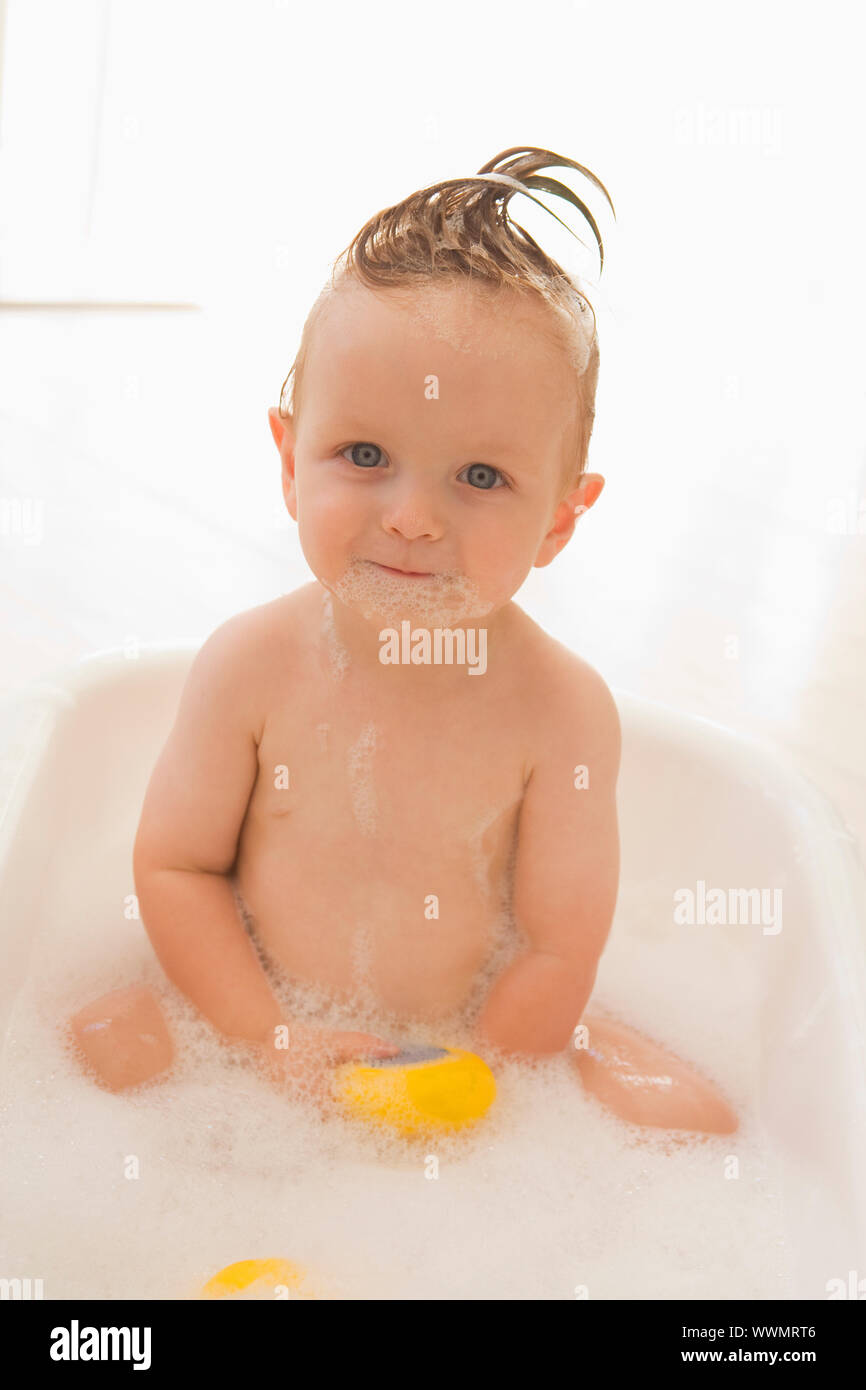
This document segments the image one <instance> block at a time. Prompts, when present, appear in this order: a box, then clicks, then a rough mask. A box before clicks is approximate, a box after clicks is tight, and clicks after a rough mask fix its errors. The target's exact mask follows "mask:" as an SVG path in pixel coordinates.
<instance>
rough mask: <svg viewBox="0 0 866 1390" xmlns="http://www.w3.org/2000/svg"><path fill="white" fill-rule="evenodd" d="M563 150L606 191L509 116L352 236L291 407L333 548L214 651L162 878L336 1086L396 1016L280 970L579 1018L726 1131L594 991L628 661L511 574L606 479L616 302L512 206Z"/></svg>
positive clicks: (189, 739)
mask: <svg viewBox="0 0 866 1390" xmlns="http://www.w3.org/2000/svg"><path fill="white" fill-rule="evenodd" d="M549 165H553V166H570V167H572V168H576V169H578V170H580V171H581V172H582V173H584V174H586V175H587V177H589V178H590V179H591V180H592V181H593V183H595V185H596V186H597V187H599V188H601V189H602V191H603V192H604V193H605V196H606V197H607V193H606V190H604V189H603V185H601V184H600V183H599V181H598V180H597V179H596V178H595V176H594V175H592V174H590V173H589V171H588V170H585V169H583V168H582V166H580V165H577V164H575V163H574V162H573V161H571V160H568V159H564V158H562V157H560V156H557V155H555V154H553V153H551V152H550V151H548V150H537V149H529V150H517V151H515V150H508V151H505V152H504V153H503V154H502V155H500V156H498V157H497V159H496V160H493V161H491V162H490V164H488V165H485V166H484V168H483V169H482V171H480V176H476V177H475V178H469V179H465V180H459V179H452V180H447V181H446V182H445V183H444V184H438V185H435V186H434V187H433V188H428V189H424V190H422V191H421V192H418V193H416V194H414V195H412V196H411V197H410V198H408V199H406V200H405V201H404V202H403V203H401V204H398V205H397V206H395V207H392V208H388V209H386V210H384V211H382V212H380V213H379V214H377V215H376V216H375V217H374V218H372V219H371V220H370V222H368V223H367V225H366V226H365V227H364V228H363V229H362V230H361V231H360V232H359V233H358V235H357V236H356V237H355V239H354V241H353V242H352V243H351V245H350V246H349V247H348V248H347V250H346V251H345V252H343V254H342V257H341V258H340V263H339V273H338V274H336V275H332V277H331V281H330V283H329V285H328V286H326V288H325V290H323V292H322V294H321V295H320V297H319V299H318V300H317V302H316V304H315V305H314V307H313V310H312V312H311V314H310V316H309V318H308V320H307V323H306V325H305V327H304V332H303V336H302V340H301V345H300V350H299V353H298V355H297V358H296V360H295V363H294V365H293V368H292V371H291V372H290V374H289V376H290V377H292V376H293V378H294V380H293V385H292V389H291V401H290V408H288V409H287V408H285V403H284V399H283V395H282V394H281V399H280V408H279V409H276V408H275V409H271V410H270V412H269V419H270V428H271V431H272V434H273V437H274V441H275V443H276V446H277V449H278V450H279V454H280V461H281V469H282V488H283V496H284V498H285V504H286V507H287V509H288V511H289V514H290V515H291V517H292V518H293V520H294V521H296V522H297V525H298V534H299V539H300V544H301V548H302V550H303V553H304V556H305V558H306V560H307V563H308V564H309V567H310V570H311V571H312V573H313V575H314V576H315V579H314V581H313V582H311V583H309V584H306V585H304V586H303V587H302V588H300V589H298V590H297V591H296V592H294V593H291V594H287V595H284V596H282V597H280V598H277V599H275V600H274V601H273V602H270V603H266V604H263V605H262V606H261V607H258V608H254V609H252V610H250V611H248V612H244V613H240V614H237V615H236V616H234V617H232V618H230V619H229V620H228V621H227V622H225V623H223V624H222V626H220V627H219V628H218V629H217V630H216V631H215V632H214V633H213V634H212V635H211V636H210V638H209V639H208V640H207V641H206V642H205V644H204V646H203V647H202V648H201V650H200V652H199V653H198V655H197V657H196V659H195V661H194V663H193V665H192V669H191V671H190V674H189V677H188V679H187V683H186V686H185V689H184V691H183V696H182V699H181V703H180V707H179V710H178V714H177V719H176V722H175V725H174V728H173V729H172V731H171V734H170V737H169V739H168V741H167V743H166V745H165V748H164V749H163V752H162V754H161V756H160V759H159V761H158V763H157V765H156V768H155V770H154V772H153V775H152V777H151V780H150V784H149V786H148V789H147V794H146V798H145V801H144V806H143V811H142V815H141V821H140V824H139V828H138V834H137V837H136V841H135V849H134V874H135V885H136V891H137V893H138V897H139V903H140V908H141V913H142V918H143V921H144V924H145V927H146V929H147V932H148V934H149V937H150V940H151V942H152V944H153V946H154V949H155V951H156V953H157V955H158V957H159V960H160V961H161V963H162V965H163V967H164V969H165V971H166V972H167V974H168V976H169V977H170V978H171V980H172V981H173V982H174V983H175V984H176V985H177V986H178V987H179V988H180V989H181V990H182V991H183V993H184V994H185V995H186V996H187V997H188V998H189V999H190V1000H191V1001H192V1002H193V1003H194V1004H195V1005H196V1006H197V1007H198V1009H199V1010H201V1012H202V1013H203V1014H204V1015H205V1016H206V1017H207V1018H208V1019H209V1020H210V1021H211V1022H212V1023H213V1025H214V1026H215V1027H216V1028H217V1029H218V1030H219V1031H220V1032H221V1033H222V1034H224V1035H225V1036H226V1038H229V1039H235V1040H238V1041H241V1040H244V1041H246V1042H247V1043H248V1044H249V1045H250V1046H251V1047H252V1048H253V1049H254V1052H255V1055H256V1056H257V1057H259V1058H260V1059H261V1061H262V1062H263V1063H264V1064H265V1065H266V1067H267V1069H268V1073H269V1075H271V1076H272V1077H273V1078H274V1079H275V1081H276V1082H277V1083H278V1084H280V1085H286V1086H287V1087H288V1088H290V1089H291V1088H294V1089H295V1090H296V1091H297V1092H299V1093H305V1092H306V1093H308V1094H312V1095H314V1096H315V1097H318V1099H319V1101H320V1102H321V1103H327V1102H326V1097H327V1095H328V1084H327V1081H328V1076H329V1072H330V1069H331V1068H333V1066H334V1065H335V1064H336V1063H338V1062H342V1061H346V1060H349V1059H351V1058H361V1057H369V1056H370V1055H373V1054H375V1055H379V1056H385V1055H392V1054H393V1053H395V1052H396V1051H398V1050H399V1048H398V1044H397V1043H396V1042H395V1041H394V1038H393V1037H387V1038H385V1037H382V1036H380V1035H379V1034H378V1033H375V1032H356V1031H346V1030H343V1029H337V1028H333V1027H325V1026H324V1025H322V1024H320V1023H317V1022H316V1021H315V1020H313V1021H311V1020H310V1019H309V1018H307V1019H305V1020H302V1019H301V1018H299V1017H297V1016H295V1017H293V1016H291V1013H290V1011H288V1010H287V1008H286V1005H285V1001H284V998H281V997H280V995H279V993H278V991H277V990H276V989H275V987H274V985H273V977H274V975H275V974H282V975H283V976H284V977H286V978H288V979H291V980H297V981H299V982H302V983H304V984H309V985H315V986H319V987H321V988H322V989H323V990H324V991H325V992H326V995H327V996H328V997H330V998H332V999H334V1000H338V1001H343V1002H344V1003H346V1004H351V1002H352V1001H353V1000H357V1001H363V1000H366V1001H368V1002H369V1001H372V1002H373V1003H374V1004H375V1005H376V1006H377V1007H378V1008H379V1011H380V1012H379V1016H380V1017H384V1016H386V1015H387V1016H388V1017H390V1018H391V1019H393V1021H394V1030H393V1031H394V1033H395V1034H400V1035H401V1036H400V1042H401V1043H402V1042H405V1041H408V1040H411V1039H412V1038H413V1037H415V1038H417V1036H418V1029H419V1028H420V1029H421V1030H422V1031H424V1030H426V1031H425V1034H424V1035H425V1037H428V1038H429V1037H437V1036H438V1040H439V1041H440V1042H443V1043H445V1044H446V1045H448V1044H454V1042H455V1035H454V1029H455V1027H456V1026H457V1025H456V1023H455V1020H459V1019H461V1018H463V1019H464V1021H465V1020H467V1019H468V1020H469V1022H468V1023H467V1024H466V1028H467V1031H466V1034H465V1037H464V1038H463V1039H462V1040H461V1044H460V1045H468V1046H470V1047H471V1048H472V1050H474V1051H476V1052H478V1053H479V1054H480V1055H481V1056H483V1057H484V1058H485V1059H486V1060H487V1061H488V1063H490V1064H491V1065H494V1066H495V1065H497V1064H499V1063H501V1061H502V1060H504V1059H506V1058H509V1057H518V1058H523V1059H532V1058H543V1057H549V1056H551V1055H553V1054H556V1053H562V1052H566V1051H567V1053H568V1056H569V1057H570V1058H571V1059H572V1062H573V1065H574V1070H575V1078H576V1080H578V1081H579V1082H580V1083H581V1084H583V1086H584V1087H586V1088H587V1089H588V1090H589V1091H590V1092H592V1093H593V1094H594V1095H595V1096H597V1097H598V1098H599V1099H600V1100H601V1101H602V1103H603V1104H605V1105H607V1106H609V1107H610V1108H611V1109H612V1110H613V1111H614V1112H615V1113H616V1114H618V1115H619V1116H620V1117H621V1118H623V1119H626V1120H628V1121H631V1122H633V1123H637V1124H642V1125H648V1126H654V1127H661V1128H666V1129H672V1130H689V1131H697V1132H705V1133H709V1132H715V1133H726V1132H730V1131H732V1130H734V1129H735V1128H736V1127H737V1119H736V1116H735V1115H734V1113H733V1111H732V1110H731V1108H730V1106H729V1105H728V1104H727V1102H726V1101H725V1100H724V1098H723V1097H722V1096H721V1094H720V1093H719V1092H718V1091H717V1090H716V1088H715V1087H714V1086H713V1085H711V1084H710V1082H709V1081H707V1080H705V1079H704V1078H702V1077H701V1076H700V1075H699V1074H698V1073H697V1072H696V1071H694V1070H692V1069H691V1068H689V1067H687V1066H686V1065H685V1064H684V1063H682V1062H681V1061H679V1060H678V1059H677V1058H676V1057H674V1056H672V1055H671V1054H670V1053H669V1052H667V1051H665V1050H664V1049H663V1048H662V1047H660V1046H658V1045H656V1044H654V1043H652V1042H650V1041H649V1040H648V1039H646V1038H643V1037H641V1036H640V1035H639V1034H637V1033H635V1032H633V1031H632V1030H631V1029H629V1028H627V1027H626V1026H625V1025H623V1024H620V1023H616V1022H614V1021H612V1020H610V1019H604V1018H600V1017H599V1018H596V1017H585V1014H584V1011H585V1009H586V1006H587V1003H588V1001H589V999H590V996H591V994H592V990H593V984H594V981H595V977H596V970H597V967H598V961H599V957H600V954H601V952H602V950H603V948H604V944H605V940H606V938H607V935H608V932H609V930H610V926H611V920H612V917H613V912H614V906H615V902H616V897H617V880H618V872H619V842H618V832H617V816H616V780H617V773H618V766H619V758H620V728H619V720H618V716H617V709H616V705H615V703H614V700H613V697H612V695H611V693H610V691H609V690H608V688H607V686H606V684H605V682H604V681H603V679H602V678H601V676H600V675H599V674H598V672H596V671H595V670H594V669H593V668H592V667H591V666H589V665H588V664H587V663H586V662H585V661H583V660H581V658H580V657H578V656H577V655H575V654H574V653H573V652H572V651H570V650H568V649H567V648H565V647H563V646H562V645H561V644H560V643H559V642H556V641H554V640H553V639H552V638H550V637H549V636H547V634H546V633H545V632H543V631H542V629H541V628H540V627H539V626H538V625H537V624H536V623H535V622H534V621H533V620H532V619H531V618H530V617H529V616H528V615H527V614H526V613H524V612H523V611H522V609H520V608H519V607H518V606H517V605H516V604H515V603H514V602H513V598H512V596H513V595H514V594H515V592H516V591H517V590H518V589H519V588H520V586H521V584H522V583H523V581H524V579H525V578H526V576H527V574H528V573H529V571H530V569H531V568H532V567H533V566H539V567H543V566H545V565H549V564H550V563H551V561H552V560H554V559H555V558H556V556H557V555H558V554H559V553H560V551H561V550H562V549H563V548H564V546H566V545H567V544H568V542H569V540H570V539H571V537H572V535H573V533H574V528H575V522H576V520H577V518H578V516H579V515H580V514H582V513H583V512H585V511H586V510H588V509H589V508H590V507H592V506H593V504H594V503H595V502H596V500H597V499H598V496H599V494H600V492H601V490H602V488H603V486H604V479H603V478H602V477H601V476H600V475H599V474H596V473H588V472H586V461H587V452H588V446H589V439H590V434H591V431H592V425H593V418H594V398H595V388H596V381H597V376H598V361H599V356H598V342H597V335H596V328H595V316H594V314H592V313H591V311H590V308H589V306H588V304H587V302H586V299H585V298H584V296H583V294H582V293H581V292H580V291H579V290H578V288H577V286H576V283H575V282H574V281H573V280H572V279H571V278H570V277H569V276H568V275H567V274H566V272H565V271H563V270H562V268H561V267H560V266H559V265H558V264H557V263H556V262H555V261H553V260H551V259H550V258H549V257H548V256H547V255H546V254H545V253H544V252H543V251H542V250H541V249H540V247H539V246H538V245H537V244H536V242H535V241H534V240H532V238H530V237H528V236H527V235H526V233H524V232H523V231H522V229H521V228H519V227H518V226H516V224H514V223H513V222H512V221H511V220H510V219H509V217H508V215H507V203H508V200H509V198H510V197H511V195H512V194H513V193H514V192H515V191H517V190H522V191H524V192H526V191H527V190H528V189H531V188H537V187H539V186H541V185H540V184H539V183H537V182H535V181H534V180H533V177H532V176H533V175H534V174H535V173H536V171H537V170H538V169H542V168H545V167H547V166H549ZM521 180H524V181H525V182H522V183H521V182H520V181H521ZM546 183H547V184H548V192H550V191H552V190H551V188H550V186H549V183H550V181H549V180H547V181H546ZM556 189H557V191H558V192H559V194H560V196H563V197H566V198H567V199H568V200H569V201H570V202H571V203H572V204H573V205H575V206H579V207H580V208H581V210H582V211H583V213H584V215H585V216H586V217H587V219H588V221H589V223H590V225H591V227H592V229H593V232H594V233H595V235H596V238H597V240H598V243H599V249H600V250H601V249H602V248H601V238H600V236H599V233H598V229H597V227H596V225H595V222H594V221H593V220H592V217H591V214H590V213H589V211H588V209H586V208H585V207H584V205H583V204H582V203H581V202H580V200H578V199H577V198H576V197H575V195H574V194H573V193H572V192H571V191H570V190H566V189H564V188H562V185H557V186H556ZM530 196H531V195H530ZM608 201H609V199H608ZM287 381H288V378H287ZM488 494H489V495H488ZM576 768H577V769H579V768H584V769H585V772H583V773H582V774H581V773H579V774H578V775H577V776H576V775H575V770H576ZM242 915H243V916H242ZM504 920H508V921H510V922H511V923H513V926H514V929H515V931H516V936H514V937H513V938H512V939H511V940H510V944H509V941H508V939H507V933H506V936H505V937H503V926H502V924H503V921H504ZM506 948H507V949H506ZM503 952H504V953H503ZM497 953H498V954H497ZM497 962H499V965H498V969H494V968H492V966H496V963H497ZM491 963H492V964H491ZM479 981H482V982H483V985H484V989H483V992H482V997H480V998H479V997H478V985H479ZM473 1001H475V1002H474V1005H473ZM140 1006H141V1007H144V1005H143V1004H142V1001H141V1000H135V999H133V1000H132V1002H131V1003H130V1001H129V999H127V1013H128V1018H129V1019H131V1020H132V1023H130V1024H129V1027H130V1028H131V1029H132V1033H133V1034H134V1033H135V1023H134V1017H135V1010H136V1008H137V1007H140ZM473 1009H474V1012H473ZM88 1017H90V1015H88ZM358 1017H359V1016H358V1015H356V1016H355V1018H356V1021H357V1018H358ZM91 1021H92V1019H91ZM446 1024H447V1026H446ZM579 1024H583V1025H584V1026H583V1028H581V1029H578V1025H579ZM437 1025H441V1026H440V1027H439V1032H438V1035H437ZM281 1028H283V1029H287V1030H288V1032H287V1033H286V1032H283V1034H282V1041H283V1042H285V1040H286V1038H288V1044H289V1045H288V1047H287V1048H285V1047H278V1046H276V1045H275V1040H276V1039H277V1038H278V1037H279V1036H280V1029H281ZM413 1029H414V1030H415V1031H414V1033H413ZM121 1031H122V1020H121ZM151 1036H153V1024H152V1023H151ZM576 1044H577V1045H576ZM133 1051H134V1049H133ZM145 1070H146V1066H145Z"/></svg>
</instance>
